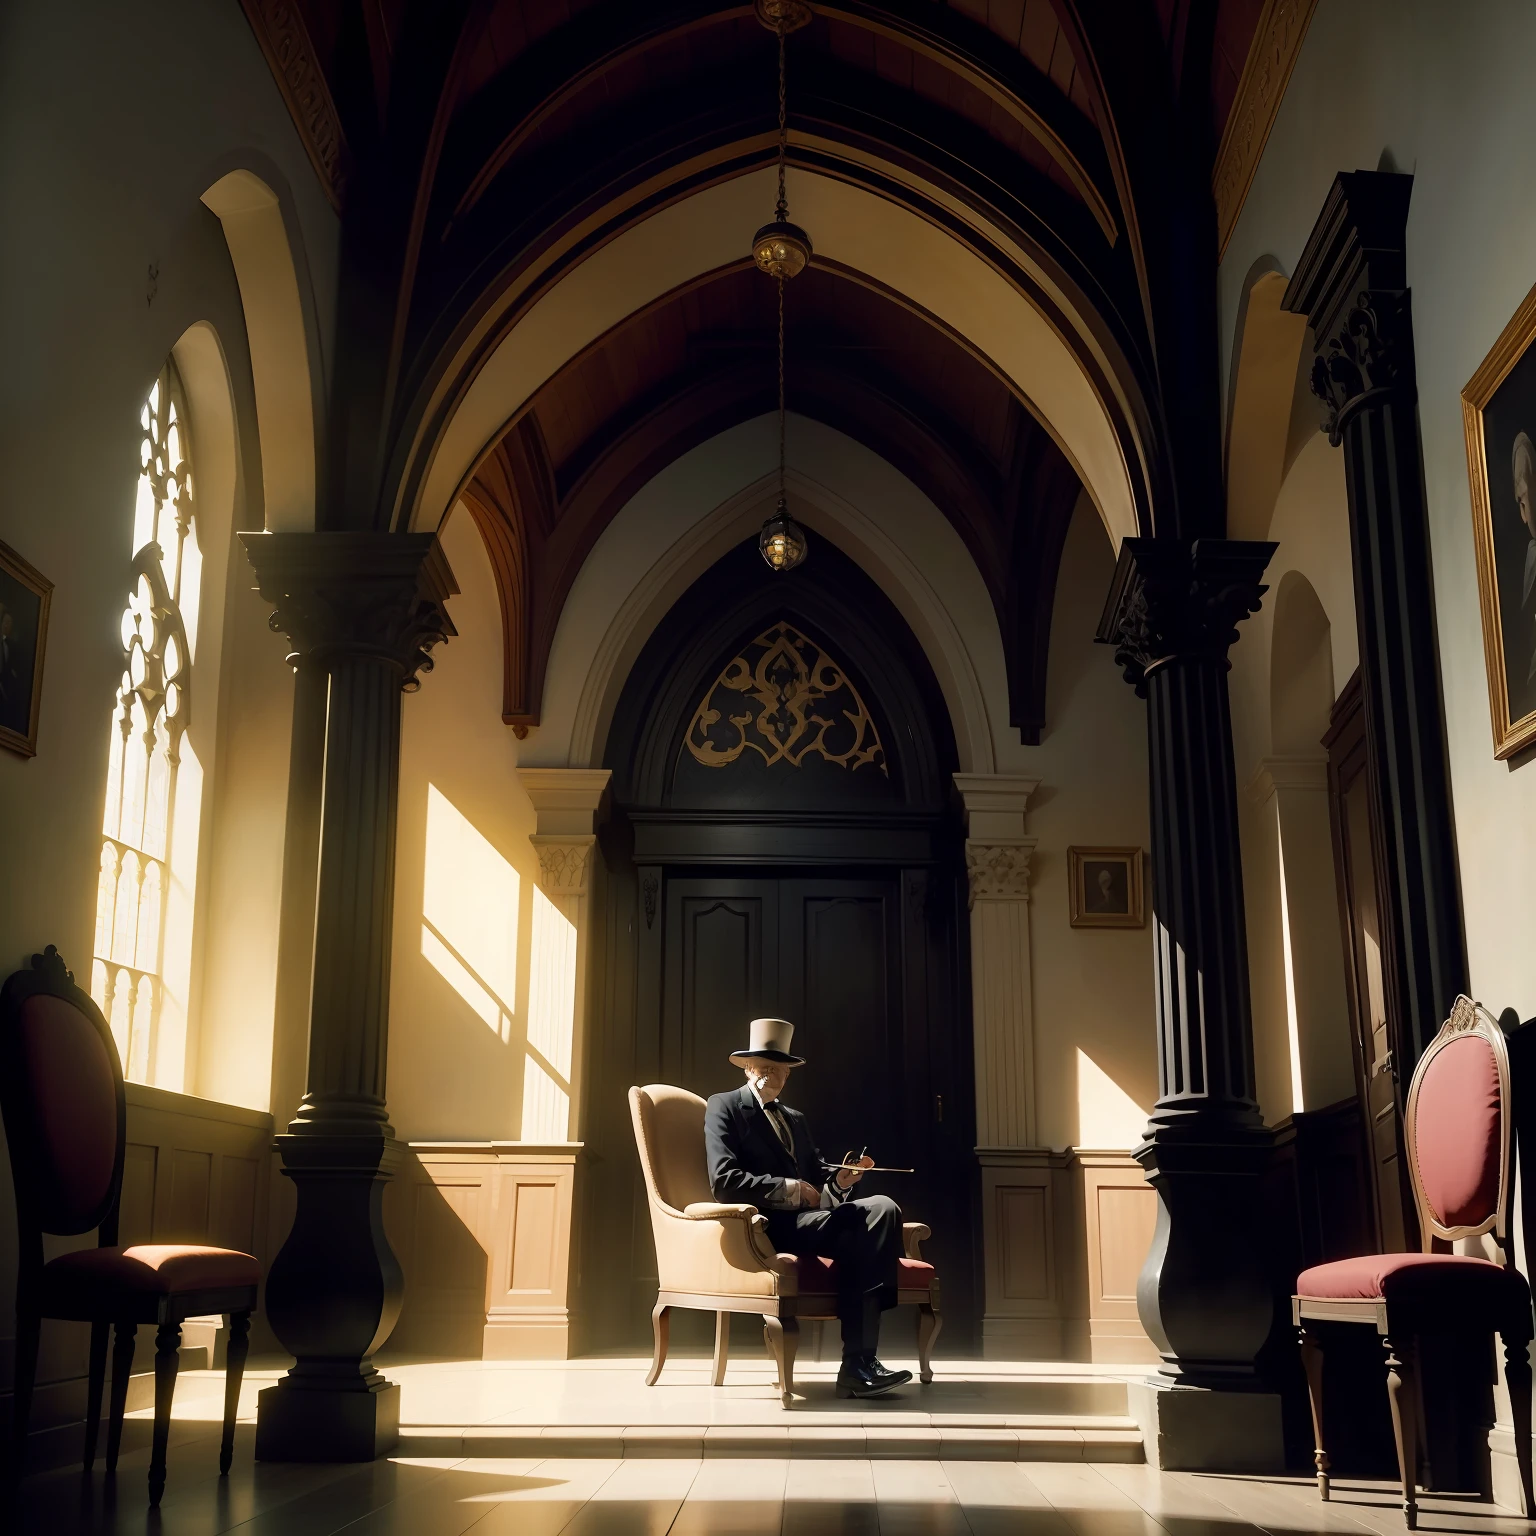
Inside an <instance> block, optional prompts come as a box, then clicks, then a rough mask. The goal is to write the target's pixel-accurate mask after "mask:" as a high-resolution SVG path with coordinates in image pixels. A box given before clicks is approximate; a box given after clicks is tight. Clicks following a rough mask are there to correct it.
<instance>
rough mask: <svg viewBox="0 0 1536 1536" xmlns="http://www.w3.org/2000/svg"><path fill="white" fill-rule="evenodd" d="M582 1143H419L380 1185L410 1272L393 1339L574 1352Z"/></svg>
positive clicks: (479, 1351) (444, 1352) (436, 1348)
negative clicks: (574, 1253) (575, 1219)
mask: <svg viewBox="0 0 1536 1536" xmlns="http://www.w3.org/2000/svg"><path fill="white" fill-rule="evenodd" d="M580 1150H581V1147H580V1144H579V1143H575V1142H558V1143H555V1144H553V1145H550V1146H536V1145H532V1144H530V1143H526V1142H512V1141H497V1142H489V1141H481V1142H412V1143H411V1144H410V1154H411V1155H410V1157H409V1159H408V1161H407V1163H406V1166H405V1168H404V1169H403V1170H402V1171H401V1173H400V1175H399V1177H397V1178H396V1179H395V1180H394V1182H393V1183H392V1184H391V1185H390V1186H388V1188H387V1189H386V1192H385V1212H386V1217H387V1220H388V1226H389V1232H390V1242H391V1244H392V1245H393V1247H394V1249H395V1252H396V1253H397V1254H398V1255H399V1257H400V1262H401V1265H402V1267H403V1268H404V1270H405V1306H404V1309H403V1310H402V1312H401V1315H400V1322H399V1324H398V1325H397V1327H396V1329H395V1333H394V1336H393V1340H392V1343H393V1344H394V1346H395V1347H396V1348H399V1349H403V1350H408V1351H410V1352H411V1353H414V1354H427V1355H437V1356H441V1357H447V1358H451V1359H466V1358H467V1359H476V1358H483V1359H486V1360H564V1359H566V1358H567V1357H568V1356H569V1354H570V1310H569V1302H570V1297H569V1284H570V1276H571V1272H572V1263H571V1206H572V1199H573V1195H574V1191H575V1180H576V1158H577V1154H578V1153H579V1152H580Z"/></svg>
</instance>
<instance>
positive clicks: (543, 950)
mask: <svg viewBox="0 0 1536 1536" xmlns="http://www.w3.org/2000/svg"><path fill="white" fill-rule="evenodd" d="M575 1029H576V927H575V924H573V923H572V922H571V920H570V919H569V918H568V917H567V916H566V915H565V913H563V912H562V911H561V910H560V908H559V907H557V906H556V905H555V903H554V902H552V901H551V900H550V899H549V897H548V896H546V895H545V894H544V892H543V891H541V890H539V889H538V888H537V887H535V888H534V892H533V964H532V967H531V970H530V974H529V980H528V1055H527V1060H526V1064H525V1068H524V1074H523V1134H522V1139H523V1140H524V1141H534V1142H551V1141H564V1140H565V1139H566V1137H567V1135H568V1134H569V1132H570V1120H571V1093H570V1085H571V1048H572V1044H573V1041H574V1038H575Z"/></svg>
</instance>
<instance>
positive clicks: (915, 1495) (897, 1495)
mask: <svg viewBox="0 0 1536 1536" xmlns="http://www.w3.org/2000/svg"><path fill="white" fill-rule="evenodd" d="M870 1465H871V1466H872V1468H873V1469H874V1481H875V1502H876V1506H877V1509H878V1512H879V1516H880V1536H970V1531H971V1527H970V1522H969V1521H967V1520H966V1518H965V1511H964V1510H963V1509H962V1508H961V1507H960V1501H959V1499H957V1498H956V1497H955V1490H954V1488H953V1487H952V1486H951V1484H950V1481H949V1474H948V1473H947V1472H946V1471H945V1470H944V1464H943V1463H942V1462H939V1461H876V1462H872V1463H871V1464H870Z"/></svg>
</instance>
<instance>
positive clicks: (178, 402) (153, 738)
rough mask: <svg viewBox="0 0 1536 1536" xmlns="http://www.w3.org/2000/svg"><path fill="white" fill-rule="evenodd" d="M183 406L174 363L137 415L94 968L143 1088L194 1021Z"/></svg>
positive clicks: (190, 602) (190, 641) (191, 623)
mask: <svg viewBox="0 0 1536 1536" xmlns="http://www.w3.org/2000/svg"><path fill="white" fill-rule="evenodd" d="M183 400H184V397H183V395H182V390H181V384H180V380H179V379H178V378H177V375H176V370H175V367H174V366H173V365H172V364H171V363H170V362H169V361H168V362H167V363H166V365H165V368H164V370H163V371H162V372H161V374H160V377H159V378H158V379H157V380H156V381H155V385H154V388H153V389H151V390H150V392H149V398H148V400H146V401H145V403H144V409H143V411H142V412H141V413H140V418H139V422H140V428H141V435H140V439H139V480H138V494H137V499H136V501H135V505H134V514H133V543H132V553H133V560H132V567H131V582H132V590H131V592H130V595H129V597H128V602H127V606H126V607H125V608H124V610H123V614H122V620H121V623H120V626H119V638H120V639H121V642H122V647H123V670H122V674H121V676H120V678H119V680H118V685H117V694H116V699H115V701H114V703H113V708H112V718H111V723H110V726H109V729H108V735H109V741H110V757H109V763H108V770H107V794H106V809H105V814H104V816H103V822H102V847H101V871H100V880H99V884H98V887H97V897H96V940H95V945H94V952H93V954H94V958H93V964H92V967H91V994H92V996H93V997H94V998H95V999H96V1002H97V1003H98V1004H99V1005H100V1007H101V1010H102V1012H103V1013H105V1014H106V1016H107V1019H108V1020H109V1022H110V1023H111V1026H112V1033H113V1036H114V1037H115V1038H116V1040H117V1048H118V1051H119V1053H120V1054H121V1056H122V1059H123V1070H124V1072H125V1074H126V1075H127V1077H128V1078H129V1079H130V1080H132V1081H134V1082H142V1083H147V1082H152V1081H154V1080H155V1078H156V1076H157V1075H165V1074H164V1073H163V1072H160V1073H157V1064H158V1055H159V1047H160V1045H161V1037H162V1035H164V1034H165V1033H166V1023H167V1019H168V1017H169V1016H170V1015H172V1014H176V1015H178V1016H179V1018H180V1021H181V1022H182V1023H183V1024H184V1021H185V1010H186V1001H187V989H188V985H189V982H190V977H191V926H192V896H193V884H194V882H195V879H196V869H197V838H198V819H199V812H200V809H201V798H202V774H201V770H200V769H199V768H198V767H197V764H196V760H195V757H192V758H191V761H190V763H188V762H184V759H185V758H189V757H191V754H190V746H189V744H188V743H187V742H186V740H185V737H186V730H187V724H188V722H189V720H190V719H191V713H192V707H193V702H194V697H195V683H194V676H193V673H194V665H195V660H196V655H197V621H198V600H199V596H200V593H201V590H202V564H203V561H202V552H201V550H200V549H199V547H198V535H197V520H196V515H195V502H194V499H193V494H194V493H193V486H194V482H193V477H192V447H191V443H190V442H189V440H188V433H187V418H186V410H185V406H184V403H183ZM189 768H190V771H188V769H189ZM172 1033H173V1034H174V1036H175V1037H176V1038H177V1039H180V1038H181V1036H182V1034H183V1031H182V1030H181V1029H178V1030H175V1031H173V1032H172ZM175 1086H179V1083H178V1084H176V1085H175Z"/></svg>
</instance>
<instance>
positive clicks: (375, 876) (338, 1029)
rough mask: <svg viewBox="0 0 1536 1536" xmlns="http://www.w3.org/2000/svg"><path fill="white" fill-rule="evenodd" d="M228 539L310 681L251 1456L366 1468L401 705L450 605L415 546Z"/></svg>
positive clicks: (392, 1420) (390, 1407)
mask: <svg viewBox="0 0 1536 1536" xmlns="http://www.w3.org/2000/svg"><path fill="white" fill-rule="evenodd" d="M240 537H241V541H242V542H243V543H244V545H245V549H246V553H247V555H248V556H249V558H250V561H251V564H252V566H254V568H255V571H256V578H257V580H256V584H257V587H258V589H259V590H260V592H261V594H262V596H263V597H265V598H266V599H267V600H268V601H269V602H271V603H272V604H273V606H274V608H275V609H276V612H275V613H274V614H273V616H272V620H271V623H272V627H273V628H274V629H278V630H281V631H283V632H285V633H286V634H287V635H288V636H289V637H290V638H291V640H292V642H293V647H294V656H295V657H296V658H298V657H302V658H303V659H304V665H306V666H307V667H309V668H312V669H318V670H319V671H322V672H323V673H324V676H325V680H326V690H325V750H324V767H323V777H322V784H321V790H320V857H319V870H318V877H317V881H316V900H315V929H314V945H315V955H314V968H313V981H312V984H311V990H310V1024H309V1051H308V1068H307V1076H306V1084H305V1092H304V1097H303V1099H302V1101H301V1103H300V1105H299V1110H298V1114H297V1115H296V1116H295V1117H294V1119H293V1121H292V1123H291V1124H290V1125H289V1127H288V1130H287V1133H286V1134H284V1135H280V1136H279V1137H278V1138H277V1142H278V1150H279V1153H280V1155H281V1157H282V1160H283V1172H284V1173H285V1174H286V1175H287V1176H288V1177H289V1178H290V1179H292V1180H293V1182H294V1186H295V1191H296V1196H297V1211H296V1214H295V1216H294V1223H293V1228H292V1231H291V1232H290V1233H289V1235H288V1239H287V1241H286V1242H285V1243H284V1244H283V1247H282V1249H281V1251H280V1252H279V1253H278V1255H277V1257H276V1259H274V1260H273V1262H272V1268H271V1271H270V1273H269V1274H268V1276H267V1283H266V1286H265V1291H264V1296H263V1300H264V1304H265V1310H266V1314H267V1318H268V1321H269V1322H270V1324H271V1326H272V1330H273V1332H274V1333H275V1334H276V1335H277V1337H278V1339H279V1340H280V1341H281V1342H282V1344H283V1345H284V1346H285V1347H286V1348H287V1349H288V1350H290V1351H291V1352H292V1353H293V1355H294V1356H295V1357H296V1361H295V1364H294V1366H293V1368H292V1369H291V1370H290V1371H289V1372H288V1374H287V1375H286V1376H285V1377H284V1378H283V1379H282V1380H281V1381H280V1382H279V1383H278V1384H277V1385H276V1386H274V1387H269V1388H267V1389H266V1391H264V1392H262V1393H261V1395H260V1398H259V1405H260V1406H259V1410H258V1418H257V1429H256V1454H257V1456H258V1457H260V1458H262V1459H264V1460H274V1461H366V1460H371V1459H372V1458H373V1457H375V1456H378V1455H381V1454H383V1453H384V1452H386V1451H387V1450H388V1449H389V1448H390V1447H391V1446H393V1444H394V1443H395V1441H396V1440H397V1438H398V1433H397V1431H398V1426H399V1388H398V1387H396V1386H395V1385H393V1384H392V1383H390V1382H388V1381H386V1380H385V1379H384V1378H383V1377H382V1376H381V1375H380V1374H379V1373H378V1371H377V1370H376V1369H375V1368H374V1365H373V1360H372V1356H373V1353H374V1351H375V1350H376V1349H378V1347H379V1346H380V1345H381V1344H382V1343H383V1342H384V1340H385V1339H386V1338H388V1337H389V1333H390V1330H391V1329H392V1328H393V1327H394V1324H395V1319H396V1317H397V1316H398V1315H399V1311H400V1298H401V1291H402V1281H401V1275H400V1266H399V1264H398V1263H397V1261H396V1259H395V1256H394V1254H393V1253H392V1252H391V1251H390V1247H389V1242H388V1240H387V1238H386V1237H385V1234H384V1224H383V1211H382V1206H383V1193H384V1183H385V1182H386V1181H387V1180H388V1179H389V1178H390V1177H391V1176H392V1175H393V1173H394V1171H395V1168H396V1166H397V1164H398V1162H399V1157H400V1149H399V1146H398V1143H396V1141H395V1139H394V1129H393V1127H392V1126H391V1125H390V1123H389V1115H388V1111H387V1109H386V1107H385V1101H384V1086H385V1085H384V1071H385V1059H386V1051H387V1043H388V1042H387V1028H388V1016H389V966H390V944H391V913H392V908H393V905H394V863H395V816H396V806H397V801H398V796H399V778H400V694H401V691H402V690H403V689H405V688H412V687H415V686H416V678H417V674H418V672H420V671H421V670H422V669H424V668H429V667H430V666H431V662H430V659H429V658H428V655H427V652H428V650H429V649H430V648H431V647H432V646H434V645H436V644H437V643H439V642H440V641H442V640H443V639H445V638H446V637H447V636H449V635H451V634H452V633H453V626H452V624H451V623H450V622H449V620H448V616H447V613H446V611H445V608H444V604H445V603H446V601H447V599H448V598H449V597H450V596H451V595H452V594H453V593H454V592H456V591H457V590H458V588H457V587H456V586H455V585H454V581H453V573H452V572H451V571H450V570H449V568H448V562H447V560H446V559H445V558H444V556H443V552H442V548H441V546H440V545H439V544H438V542H437V539H436V537H435V536H433V535H430V534H386V533H257V534H242V535H241V536H240Z"/></svg>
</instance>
